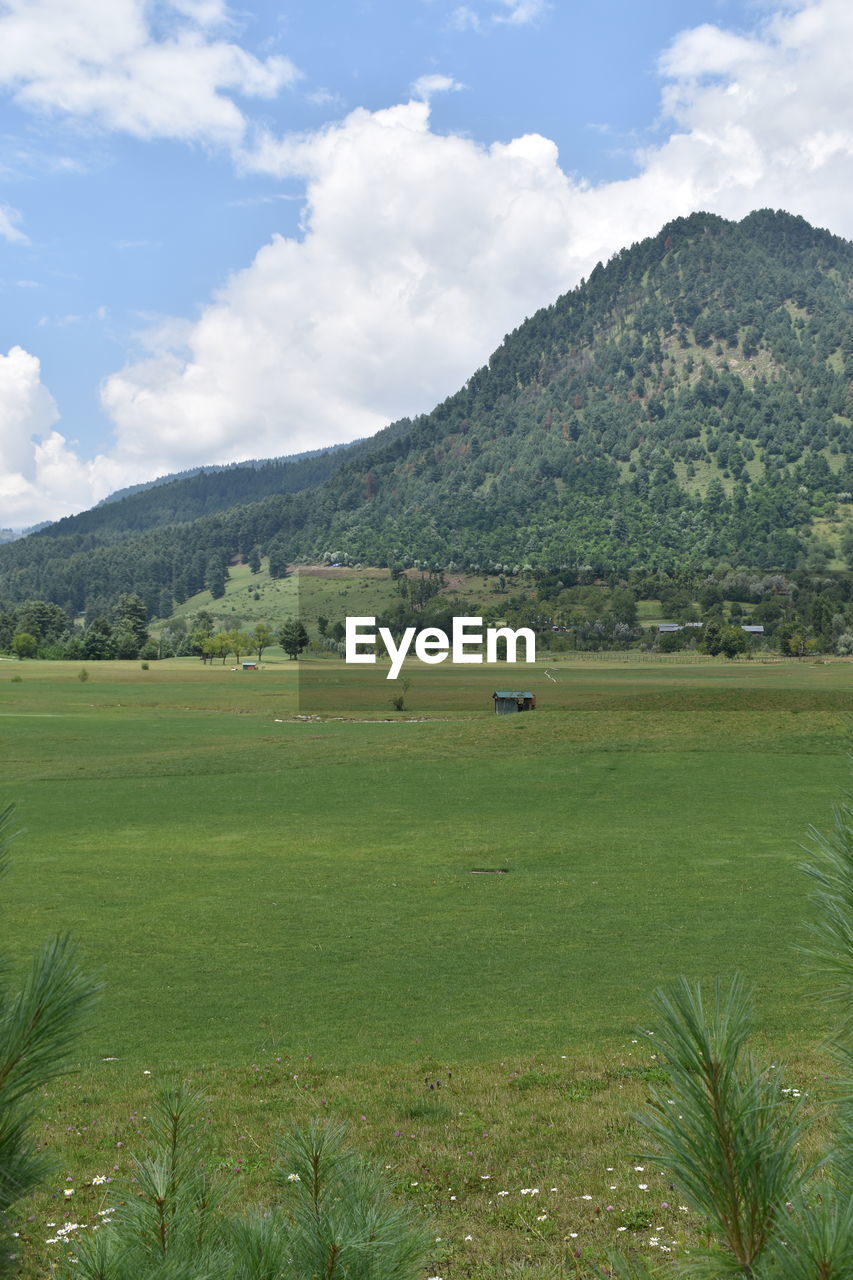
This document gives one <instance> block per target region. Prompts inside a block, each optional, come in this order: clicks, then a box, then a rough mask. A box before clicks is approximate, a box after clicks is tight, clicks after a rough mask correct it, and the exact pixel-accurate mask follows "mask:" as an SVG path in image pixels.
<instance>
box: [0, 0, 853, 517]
mask: <svg viewBox="0 0 853 1280" xmlns="http://www.w3.org/2000/svg"><path fill="white" fill-rule="evenodd" d="M39 3H46V0H39ZM28 7H30V8H32V7H38V6H37V5H36V6H33V5H30V6H28ZM94 7H97V6H94ZM504 7H505V8H506V9H507V12H511V11H514V10H515V9H518V10H519V12H520V11H521V9H522V6H512V5H506V6H504ZM183 8H184V9H185V10H188V9H193V10H196V11H199V12H201V11H202V10H203V9H208V8H209V9H210V10H211V12H213V11H214V10H215V9H216V5H215V4H210V5H208V6H206V5H204V4H203V3H201V0H200V2H199V3H197V4H192V5H191V4H189V3H186V4H184V6H183ZM0 30H2V23H0ZM851 50H853V7H851V6H850V5H849V4H848V3H847V2H846V0H817V2H816V3H809V4H802V5H800V6H798V7H796V8H795V9H786V10H785V11H783V12H780V13H778V14H777V15H775V16H774V17H773V18H772V19H770V20H769V21H768V23H767V24H766V26H765V27H764V28H762V29H761V30H760V31H759V32H758V33H757V34H753V35H751V36H748V37H747V36H742V35H739V34H733V33H731V32H728V31H725V30H722V29H720V28H718V27H714V26H708V25H705V26H702V27H698V28H695V29H693V30H690V31H686V32H684V33H683V34H682V35H680V36H679V37H678V38H677V39H676V40H675V41H674V43H673V44H672V45H671V47H670V48H669V49H668V50H667V51H666V52H665V53H664V54H663V56H662V58H661V61H660V72H661V76H662V78H663V94H662V111H663V118H664V120H665V122H669V125H670V132H669V135H668V136H667V137H666V138H665V140H664V141H662V142H661V143H660V144H659V145H657V146H654V147H650V148H648V149H647V150H645V151H644V152H643V153H642V154H641V155H639V156H638V158H637V159H638V172H637V174H636V176H634V177H631V178H629V179H625V180H622V181H617V182H609V183H605V184H602V185H600V186H598V187H591V186H589V185H587V184H585V183H583V182H582V181H578V180H576V179H573V178H571V177H569V176H568V175H567V174H566V173H565V172H564V170H563V169H562V168H561V166H560V163H559V157H558V154H557V149H556V147H555V145H554V144H553V143H552V142H550V141H549V140H548V139H546V138H544V137H541V136H538V135H528V136H526V137H523V138H519V139H516V140H515V141H513V142H511V143H509V144H493V145H492V146H490V147H486V146H482V145H480V144H479V143H477V142H475V141H473V140H471V139H469V138H463V137H458V136H445V135H440V134H437V133H435V132H433V130H432V129H431V126H430V118H429V106H428V104H427V103H426V102H424V101H417V102H409V103H406V104H403V105H399V106H394V107H391V108H388V109H386V110H381V111H374V112H370V111H367V110H363V109H362V110H357V111H354V112H352V113H351V114H350V115H349V116H347V117H346V119H344V120H342V121H340V122H338V123H336V124H334V125H331V126H328V127H326V128H323V129H321V130H319V131H317V132H314V133H309V134H305V135H300V136H298V137H284V138H276V137H274V136H272V135H270V134H266V135H255V136H254V137H253V138H252V139H251V140H250V141H249V140H247V141H246V142H245V143H244V145H243V146H242V149H241V152H240V159H241V163H242V164H243V165H244V166H245V168H246V169H249V170H252V171H254V172H261V173H268V174H270V175H272V176H276V177H282V178H284V177H288V178H292V177H294V176H295V177H298V178H301V179H303V180H304V182H305V185H306V205H305V212H304V218H303V234H302V236H301V237H300V238H299V239H296V238H291V239H288V238H284V237H276V238H274V239H273V240H272V241H271V242H270V243H269V244H266V245H264V246H263V247H262V248H261V249H260V251H259V252H258V254H257V255H256V257H255V259H254V261H253V262H252V263H251V264H250V265H248V266H247V267H246V268H245V269H244V270H242V271H240V272H237V273H236V274H234V275H233V276H232V277H231V278H230V279H229V280H227V281H226V282H225V284H224V285H223V287H222V288H221V290H220V291H219V292H218V294H217V295H216V296H215V297H214V298H213V299H212V301H210V302H209V304H208V305H206V306H205V307H204V308H203V309H202V311H201V313H200V315H199V316H198V317H197V318H196V319H194V320H192V321H186V322H183V323H181V324H180V325H179V326H177V332H178V334H179V339H178V340H175V337H174V332H175V329H174V327H173V328H171V329H169V328H166V327H164V328H163V329H161V330H158V331H155V332H153V333H152V334H151V335H150V344H151V354H150V356H149V358H147V359H145V360H143V361H140V362H135V363H131V364H129V365H128V366H127V367H126V368H124V369H123V370H121V371H120V372H117V373H115V374H114V375H113V376H111V377H109V378H108V379H107V380H106V381H105V383H104V386H103V389H102V399H103V404H104V406H105V408H106V410H107V412H108V413H109V415H110V417H111V418H112V420H113V422H114V424H115V431H116V441H115V447H114V449H113V450H112V451H111V453H110V457H109V459H101V460H99V461H98V462H96V463H94V464H86V465H87V466H88V471H86V475H87V476H88V483H89V484H90V485H92V484H97V485H98V486H100V485H101V484H103V483H104V480H105V477H107V476H108V475H114V476H116V477H119V476H120V480H119V479H118V478H116V479H115V480H114V483H120V482H121V483H125V482H130V481H133V480H136V479H139V478H141V477H142V476H150V475H153V474H155V473H156V472H162V471H165V470H172V469H177V468H181V467H185V466H188V465H191V464H197V463H201V462H205V461H207V462H213V461H228V460H234V459H238V458H243V457H248V456H253V455H254V456H259V455H269V454H282V453H287V452H293V451H296V450H299V449H304V448H310V447H317V446H319V445H322V444H325V443H330V442H332V441H336V440H341V439H347V438H353V437H355V436H358V435H363V434H366V433H369V432H371V431H373V430H376V429H377V428H378V427H380V426H382V425H383V424H384V423H386V422H388V421H389V420H391V419H393V418H394V417H397V416H400V415H403V414H407V413H416V412H419V411H422V410H427V409H429V408H430V407H431V406H432V405H433V404H434V403H435V402H436V401H438V400H440V399H441V398H442V397H443V396H445V395H447V394H449V393H450V392H452V391H453V390H455V389H456V388H457V387H458V386H459V385H460V384H461V383H462V382H463V380H464V379H465V378H466V377H467V376H468V375H469V374H470V373H471V372H473V370H474V369H475V368H476V367H477V366H478V365H479V364H481V363H482V362H483V361H484V360H485V359H486V358H487V357H488V354H489V352H490V351H491V350H492V349H493V348H494V347H495V346H496V345H497V343H498V342H499V341H500V339H501V337H502V336H503V334H504V333H505V332H506V331H507V330H509V329H511V328H513V327H515V326H516V325H517V324H518V323H519V322H520V321H521V320H522V319H523V317H524V315H525V314H530V313H531V312H532V311H533V310H534V309H536V308H537V307H539V306H541V305H544V304H547V303H549V302H551V301H553V300H554V298H556V296H557V295H558V294H559V293H560V292H562V291H564V290H565V289H567V288H569V287H570V286H572V285H573V284H575V283H576V282H577V280H578V279H579V278H580V276H582V275H584V274H586V273H587V272H588V271H589V270H590V268H591V267H592V266H593V265H594V264H595V262H596V261H597V260H598V259H606V258H607V257H608V256H609V255H610V254H611V253H613V252H614V251H616V250H617V249H619V248H620V247H622V246H623V245H625V244H629V243H631V242H632V241H634V240H636V239H638V238H640V237H642V236H644V235H647V234H650V233H653V232H655V231H656V230H657V229H658V228H659V227H660V226H661V225H662V224H663V223H664V222H666V221H667V220H668V219H671V218H673V217H675V216H678V215H680V214H686V213H688V212H690V211H692V210H696V209H709V210H714V211H717V212H719V213H722V214H724V215H726V216H732V217H739V216H742V215H743V214H745V213H747V212H748V211H749V210H750V209H754V208H757V207H763V206H773V207H782V208H787V209H789V210H791V211H793V212H796V213H801V214H803V215H804V216H805V217H807V218H808V219H809V220H810V221H813V222H815V223H817V224H818V225H823V226H829V227H830V228H831V229H832V230H833V231H836V232H839V233H841V234H846V235H851V234H853V207H851V205H850V201H849V191H850V190H851V188H853V99H851V95H850V93H849V87H848V86H849V56H850V52H851ZM217 56H218V55H217ZM0 67H2V63H0ZM258 74H259V75H260V76H261V81H262V80H263V75H262V73H261V72H258ZM0 75H2V70H0ZM439 78H440V77H436V78H435V79H436V84H435V85H434V86H432V87H447V86H446V85H441V86H439V85H438V84H437V80H438V79H439ZM214 79H215V77H209V78H208V81H207V83H208V84H212V83H213V80H214ZM447 79H448V80H449V78H447ZM259 83H260V82H259ZM451 83H452V82H451ZM213 96H214V97H215V96H216V95H215V94H214V95H213ZM205 101H209V99H205ZM69 109H71V108H69ZM223 127H225V128H226V132H227V121H226V124H225V125H224V126H223ZM247 138H248V135H247ZM10 358H11V357H10ZM62 456H63V457H65V458H66V459H67V464H66V465H67V466H68V468H69V482H68V486H67V487H68V491H69V492H70V491H71V490H72V489H73V488H74V485H76V484H78V483H82V479H81V476H82V473H81V470H80V464H78V463H76V460H74V459H73V455H72V454H70V452H69V451H67V450H66V451H65V453H64V454H63V455H62ZM62 465H63V463H62V461H61V459H60V461H59V462H58V463H57V464H56V467H57V468H58V469H61V466H62ZM75 492H76V493H77V494H78V505H85V504H86V503H87V502H88V501H90V498H89V497H88V496H87V490H86V488H85V485H84V486H83V487H82V488H78V489H76V490H75ZM91 492H92V493H94V492H95V491H94V490H91ZM97 496H100V494H99V493H98V494H97ZM29 518H36V515H35V513H33V514H32V515H31V517H29Z"/></svg>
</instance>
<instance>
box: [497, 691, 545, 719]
mask: <svg viewBox="0 0 853 1280" xmlns="http://www.w3.org/2000/svg"><path fill="white" fill-rule="evenodd" d="M492 697H493V698H494V702H495V715H496V716H510V715H514V714H515V712H516V711H535V710H536V694H535V693H519V692H514V691H512V690H506V689H499V690H496V692H495V693H493V694H492Z"/></svg>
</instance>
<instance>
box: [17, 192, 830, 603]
mask: <svg viewBox="0 0 853 1280" xmlns="http://www.w3.org/2000/svg"><path fill="white" fill-rule="evenodd" d="M852 296H853V245H851V244H850V243H849V242H847V241H844V240H841V239H839V238H838V237H835V236H832V235H830V234H829V233H828V232H825V231H820V230H816V229H814V228H812V227H811V226H809V224H808V223H806V222H805V221H804V220H803V219H801V218H797V217H793V216H791V215H789V214H785V213H774V212H771V211H767V210H763V211H759V212H756V213H753V214H750V215H749V216H748V217H747V218H745V219H743V221H741V222H739V223H734V222H729V221H726V220H724V219H722V218H719V217H717V216H715V215H710V214H695V215H692V216H690V217H688V218H681V219H678V220H676V221H674V222H672V223H670V224H668V225H667V226H666V227H664V228H663V230H662V231H661V232H660V233H659V234H658V235H657V236H654V237H652V238H650V239H647V240H644V241H642V242H641V243H639V244H636V245H634V246H632V247H631V248H628V249H625V250H623V251H622V252H620V253H618V254H617V255H616V256H615V257H614V258H613V259H612V260H611V261H610V262H609V263H608V264H607V265H606V266H602V265H599V266H597V267H596V268H595V270H594V271H593V272H592V274H591V275H590V277H589V279H588V280H586V281H585V282H582V283H581V284H580V285H579V286H578V287H577V288H576V289H574V290H572V291H571V292H570V293H568V294H566V295H565V296H563V297H562V298H560V299H559V300H558V301H557V302H555V303H554V304H553V306H551V307H548V308H545V309H543V310H542V311H540V312H538V313H537V314H536V315H534V316H533V317H531V318H530V319H529V320H526V321H525V322H524V323H523V324H522V325H521V326H520V327H519V328H518V329H516V330H515V331H514V332H513V333H512V334H510V335H509V336H508V337H507V338H506V339H505V340H504V342H503V343H502V345H501V346H500V348H499V349H498V350H497V351H496V352H495V353H494V354H493V356H492V357H491V359H490V361H489V363H488V365H487V366H485V367H484V368H482V369H480V370H478V371H477V372H476V373H474V374H473V376H472V377H471V378H470V379H469V381H468V382H467V383H466V385H465V386H464V387H463V388H462V389H461V390H459V391H458V392H457V393H456V394H455V395H453V396H451V397H450V398H448V399H447V400H446V401H444V403H442V404H440V405H439V406H438V407H437V408H436V409H434V410H433V411H432V412H431V413H430V414H426V415H423V416H421V417H419V418H417V419H415V420H414V421H408V420H406V421H403V422H399V423H395V424H393V425H392V426H391V427H389V428H387V429H386V430H385V431H383V432H380V433H379V434H378V435H377V436H375V437H374V438H373V439H372V440H367V441H362V442H359V443H358V444H356V445H353V446H349V447H344V448H340V449H338V450H335V451H329V452H326V453H322V454H318V455H312V456H310V457H306V458H303V459H300V460H295V461H292V462H286V461H285V462H283V463H270V464H266V465H264V466H259V467H241V468H229V469H226V470H222V471H214V472H211V473H204V472H202V473H199V474H197V475H194V476H191V477H186V478H182V479H177V480H175V481H172V482H170V483H165V484H160V485H158V486H156V487H154V488H150V489H146V490H144V491H142V492H139V493H135V494H131V495H129V496H127V497H125V498H123V499H122V500H120V501H117V502H113V503H109V504H107V505H103V506H100V507H98V508H95V509H94V510H93V511H89V512H85V513H83V514H82V515H80V516H75V517H70V518H68V519H65V520H61V521H58V522H57V523H55V524H53V525H50V526H48V527H47V528H45V529H43V530H40V531H39V532H38V533H35V534H33V535H31V536H29V537H27V538H23V539H20V540H19V541H17V542H13V543H10V544H7V545H4V546H0V599H3V600H5V601H6V602H8V604H10V605H15V604H20V603H21V602H22V601H24V600H27V599H34V598H37V599H42V600H47V601H52V602H54V603H55V604H57V605H59V606H61V607H62V608H63V609H65V610H67V611H68V612H69V613H71V614H79V613H81V612H85V613H87V614H88V615H89V616H92V615H93V613H97V612H99V611H101V612H108V611H109V609H110V608H112V607H113V604H114V602H115V600H116V599H117V598H118V597H119V596H120V595H122V594H125V593H128V592H133V593H136V594H138V595H139V597H140V598H141V599H142V600H143V601H144V604H145V606H146V608H147V610H148V612H149V613H150V614H153V615H159V616H162V617H165V616H168V614H169V613H170V612H171V610H172V608H173V605H174V602H181V601H183V600H185V599H187V598H188V597H189V596H191V595H193V594H195V593H196V592H198V591H199V590H201V589H203V588H204V587H205V586H206V587H209V588H210V589H211V591H212V592H213V594H214V597H215V596H216V595H217V593H219V592H220V591H221V585H222V583H223V582H224V578H225V575H226V574H227V572H228V566H229V564H231V563H233V562H234V560H235V559H236V558H242V559H247V558H249V557H255V558H257V557H259V556H261V555H263V556H269V558H270V570H271V572H273V573H276V572H280V571H283V569H284V566H286V564H287V563H288V562H289V561H290V562H292V561H298V560H303V561H310V560H316V559H322V558H324V557H325V558H326V559H327V560H332V561H339V562H342V563H357V562H361V563H368V564H376V565H389V566H390V565H393V566H411V565H416V566H418V567H421V566H422V567H425V568H428V569H435V570H441V569H444V570H447V569H451V570H452V569H454V568H469V569H480V570H485V571H488V572H495V573H500V572H504V571H506V570H509V571H516V570H519V569H524V568H525V567H528V568H529V569H530V570H532V571H534V572H535V573H536V574H538V575H548V574H557V575H559V574H565V573H576V572H578V571H588V570H592V571H595V572H598V573H608V574H612V573H616V574H629V573H630V574H632V575H636V574H641V573H658V574H660V573H663V574H674V573H676V572H682V571H685V570H687V571H690V572H691V573H694V574H696V573H699V572H701V571H708V570H711V569H713V568H714V566H715V565H719V564H726V565H728V566H730V567H733V568H735V569H740V570H749V571H753V572H757V573H763V574H770V573H774V572H785V573H790V572H791V571H794V570H807V571H810V572H820V571H821V570H823V569H824V568H826V567H827V566H828V565H834V566H835V567H838V565H839V564H841V565H844V564H846V565H847V566H848V567H849V566H850V565H851V563H853V533H851V528H853V522H852V521H851V517H853V459H851V451H850V441H851V418H853V306H852V305H851V297H852Z"/></svg>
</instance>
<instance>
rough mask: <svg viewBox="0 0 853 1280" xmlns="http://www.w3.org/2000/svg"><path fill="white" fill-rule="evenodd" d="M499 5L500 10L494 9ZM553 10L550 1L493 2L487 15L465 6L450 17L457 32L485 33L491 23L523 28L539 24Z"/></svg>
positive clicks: (504, 0)
mask: <svg viewBox="0 0 853 1280" xmlns="http://www.w3.org/2000/svg"><path fill="white" fill-rule="evenodd" d="M494 3H497V5H498V6H499V8H497V9H495V8H494ZM550 8H551V3H550V0H493V7H492V9H491V10H490V11H489V12H488V13H487V14H480V13H478V11H477V10H476V9H474V8H472V7H471V5H467V4H463V5H459V7H458V8H456V9H454V10H453V12H452V14H451V15H450V25H451V26H452V27H455V28H456V30H457V31H484V30H485V29H486V28H487V26H489V25H490V24H491V23H496V24H499V25H501V26H512V27H523V26H527V25H528V24H529V23H533V22H538V20H539V19H540V18H543V17H544V16H545V14H546V13H547V12H548V10H549V9H550Z"/></svg>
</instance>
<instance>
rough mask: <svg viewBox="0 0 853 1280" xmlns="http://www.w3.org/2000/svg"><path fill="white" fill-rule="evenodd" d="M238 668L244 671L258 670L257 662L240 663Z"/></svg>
mask: <svg viewBox="0 0 853 1280" xmlns="http://www.w3.org/2000/svg"><path fill="white" fill-rule="evenodd" d="M240 666H241V667H242V668H243V670H244V671H257V669H258V664H257V662H241V663H240Z"/></svg>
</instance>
